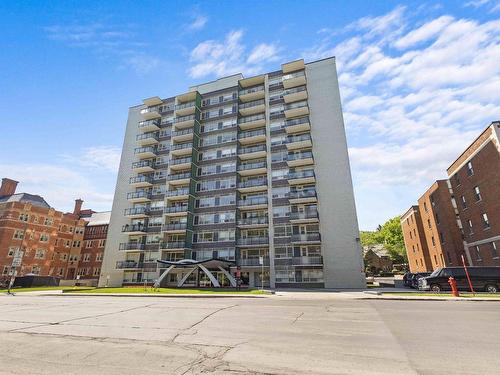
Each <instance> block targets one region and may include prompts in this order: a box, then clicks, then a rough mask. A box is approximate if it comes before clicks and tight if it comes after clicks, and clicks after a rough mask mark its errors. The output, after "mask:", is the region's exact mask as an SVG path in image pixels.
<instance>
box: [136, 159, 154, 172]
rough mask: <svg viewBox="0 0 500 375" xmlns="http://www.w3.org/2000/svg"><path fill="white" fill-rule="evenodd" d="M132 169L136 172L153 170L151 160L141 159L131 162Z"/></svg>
mask: <svg viewBox="0 0 500 375" xmlns="http://www.w3.org/2000/svg"><path fill="white" fill-rule="evenodd" d="M132 170H133V171H134V172H137V173H147V172H154V164H153V162H152V161H151V160H141V161H138V162H135V163H132Z"/></svg>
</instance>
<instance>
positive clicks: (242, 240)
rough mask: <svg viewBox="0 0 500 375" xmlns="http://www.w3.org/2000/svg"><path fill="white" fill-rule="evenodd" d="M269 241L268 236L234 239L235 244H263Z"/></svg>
mask: <svg viewBox="0 0 500 375" xmlns="http://www.w3.org/2000/svg"><path fill="white" fill-rule="evenodd" d="M268 243H269V238H268V237H247V238H238V239H237V240H236V244H237V245H243V246H245V245H246V246H248V245H265V244H268Z"/></svg>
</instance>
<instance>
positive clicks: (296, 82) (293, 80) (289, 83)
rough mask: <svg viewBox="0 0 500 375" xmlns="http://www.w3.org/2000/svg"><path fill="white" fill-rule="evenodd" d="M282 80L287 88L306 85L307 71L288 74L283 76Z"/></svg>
mask: <svg viewBox="0 0 500 375" xmlns="http://www.w3.org/2000/svg"><path fill="white" fill-rule="evenodd" d="M281 80H282V82H283V87H284V88H285V89H290V88H292V87H297V86H304V85H305V84H306V73H305V71H303V70H302V71H298V72H295V73H290V74H286V75H284V76H283V77H282V78H281Z"/></svg>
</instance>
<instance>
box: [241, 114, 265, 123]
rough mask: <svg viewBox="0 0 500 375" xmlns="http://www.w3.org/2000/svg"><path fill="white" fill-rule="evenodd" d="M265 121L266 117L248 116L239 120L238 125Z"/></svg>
mask: <svg viewBox="0 0 500 375" xmlns="http://www.w3.org/2000/svg"><path fill="white" fill-rule="evenodd" d="M265 119H266V115H253V116H246V117H241V118H239V119H238V124H245V123H247V122H253V121H259V120H265Z"/></svg>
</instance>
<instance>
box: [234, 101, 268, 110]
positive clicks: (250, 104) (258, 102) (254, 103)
mask: <svg viewBox="0 0 500 375" xmlns="http://www.w3.org/2000/svg"><path fill="white" fill-rule="evenodd" d="M265 103H266V102H265V100H264V99H260V100H255V101H253V102H248V103H243V104H240V105H239V106H238V109H246V108H252V107H256V106H258V105H264V104H265Z"/></svg>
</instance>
